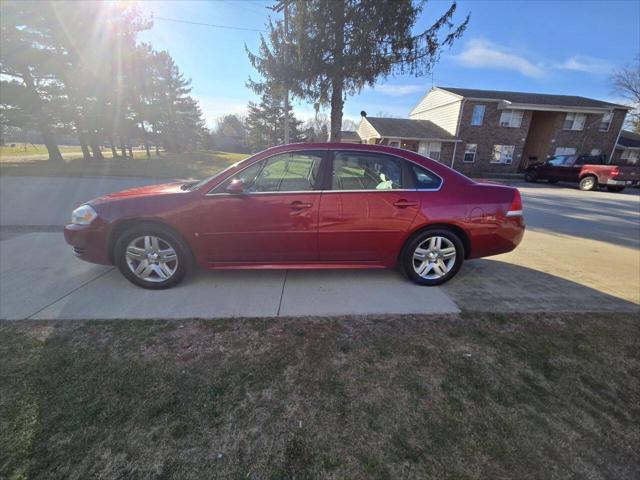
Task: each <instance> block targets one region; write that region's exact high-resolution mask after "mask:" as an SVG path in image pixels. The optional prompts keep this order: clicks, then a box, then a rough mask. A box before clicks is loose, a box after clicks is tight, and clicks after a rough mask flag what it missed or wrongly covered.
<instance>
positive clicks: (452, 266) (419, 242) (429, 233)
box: [400, 228, 465, 286]
mask: <svg viewBox="0 0 640 480" xmlns="http://www.w3.org/2000/svg"><path fill="white" fill-rule="evenodd" d="M438 238H440V241H439V243H440V247H439V248H437V245H438V240H437V239H438ZM432 239H434V240H432ZM432 242H433V243H432ZM451 248H454V249H455V251H454V253H453V254H454V256H453V257H449V258H448V259H447V258H444V257H443V255H446V254H444V253H443V252H444V251H447V252H449V253H450V252H451V250H450V249H451ZM418 249H419V250H422V252H420V254H418V252H416V250H418ZM464 255H465V252H464V244H463V243H462V240H460V237H458V235H456V234H455V233H453V232H452V231H450V230H446V229H442V228H429V229H426V230H423V231H421V232H419V233H418V234H417V235H414V236H413V237H411V238H410V239H409V240H407V243H406V244H405V246H404V248H403V249H402V253H401V255H400V262H401V266H402V270H403V271H404V273H405V275H407V277H409V279H410V280H411V281H413V282H414V283H417V284H419V285H426V286H435V285H441V284H443V283H445V282H447V281H449V280H451V279H452V278H453V277H454V276H455V275H456V273H458V270H460V266H461V265H462V262H463V260H464ZM420 256H424V257H425V259H424V260H422V261H421V260H420ZM430 259H437V260H439V262H441V263H438V261H436V262H431V261H429V260H430ZM451 260H453V261H451ZM430 264H431V265H433V266H430ZM442 265H444V268H443V267H442ZM421 268H422V269H426V270H425V271H424V272H423V273H422V275H421V274H420V273H419V270H420V269H421ZM441 272H445V273H444V274H442V275H441V274H440V273H441Z"/></svg>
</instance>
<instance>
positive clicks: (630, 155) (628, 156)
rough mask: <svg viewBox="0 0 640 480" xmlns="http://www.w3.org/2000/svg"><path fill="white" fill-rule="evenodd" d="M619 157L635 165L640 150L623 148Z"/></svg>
mask: <svg viewBox="0 0 640 480" xmlns="http://www.w3.org/2000/svg"><path fill="white" fill-rule="evenodd" d="M620 158H621V159H622V160H626V161H627V163H628V164H629V165H637V164H638V162H640V150H629V149H625V150H623V151H622V155H620Z"/></svg>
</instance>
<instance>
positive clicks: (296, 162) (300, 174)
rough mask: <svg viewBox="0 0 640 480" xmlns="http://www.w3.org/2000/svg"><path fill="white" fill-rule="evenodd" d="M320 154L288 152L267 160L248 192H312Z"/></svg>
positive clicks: (318, 168) (247, 189)
mask: <svg viewBox="0 0 640 480" xmlns="http://www.w3.org/2000/svg"><path fill="white" fill-rule="evenodd" d="M321 161H322V156H321V155H320V154H310V153H306V152H304V153H303V152H289V153H283V154H281V155H275V156H273V157H271V158H268V159H267V160H266V162H265V165H264V167H263V168H262V170H261V171H260V173H258V175H257V177H256V178H255V180H254V182H253V184H252V185H247V186H246V187H245V190H246V191H250V192H304V191H309V190H314V189H315V185H316V180H317V178H318V172H319V170H320V162H321Z"/></svg>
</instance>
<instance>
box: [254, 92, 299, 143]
mask: <svg viewBox="0 0 640 480" xmlns="http://www.w3.org/2000/svg"><path fill="white" fill-rule="evenodd" d="M248 110H249V113H248V115H247V130H248V138H247V143H248V146H249V148H250V149H251V150H252V151H259V150H264V149H265V148H269V147H272V146H274V145H281V144H283V143H284V119H285V116H284V105H283V102H282V100H281V99H279V98H277V97H276V96H274V95H273V94H272V93H271V92H269V91H265V92H264V93H263V94H262V98H261V99H260V103H254V102H249V106H248ZM301 125H302V122H300V121H298V120H297V119H296V117H295V115H294V114H293V112H289V138H290V142H291V143H296V142H301V141H302V140H303V134H302V133H301V131H300V129H301Z"/></svg>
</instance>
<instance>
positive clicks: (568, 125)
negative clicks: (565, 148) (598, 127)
mask: <svg viewBox="0 0 640 480" xmlns="http://www.w3.org/2000/svg"><path fill="white" fill-rule="evenodd" d="M586 122H587V114H586V113H575V112H569V113H567V116H566V117H564V125H563V126H562V128H563V129H564V130H583V129H584V124H585V123H586Z"/></svg>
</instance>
